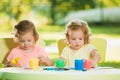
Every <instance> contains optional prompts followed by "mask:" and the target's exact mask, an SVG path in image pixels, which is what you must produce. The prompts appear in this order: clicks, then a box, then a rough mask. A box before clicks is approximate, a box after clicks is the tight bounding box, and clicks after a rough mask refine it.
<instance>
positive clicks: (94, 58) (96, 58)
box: [90, 49, 100, 67]
mask: <svg viewBox="0 0 120 80" xmlns="http://www.w3.org/2000/svg"><path fill="white" fill-rule="evenodd" d="M90 55H91V57H92V67H95V66H96V65H97V64H98V62H99V61H100V54H99V53H98V51H97V50H95V49H94V50H92V51H91V53H90Z"/></svg>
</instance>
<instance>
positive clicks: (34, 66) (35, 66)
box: [29, 58, 39, 70]
mask: <svg viewBox="0 0 120 80" xmlns="http://www.w3.org/2000/svg"><path fill="white" fill-rule="evenodd" d="M29 65H30V68H31V69H34V70H37V69H38V67H39V59H37V58H31V59H30V60H29Z"/></svg>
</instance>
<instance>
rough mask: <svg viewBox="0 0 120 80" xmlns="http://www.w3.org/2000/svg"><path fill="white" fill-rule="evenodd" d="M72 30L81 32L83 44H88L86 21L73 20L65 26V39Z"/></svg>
mask: <svg viewBox="0 0 120 80" xmlns="http://www.w3.org/2000/svg"><path fill="white" fill-rule="evenodd" d="M73 30H82V32H83V34H84V41H85V42H84V44H88V43H89V36H90V35H91V32H90V28H89V26H88V23H87V22H86V21H83V20H80V19H75V20H72V21H70V22H68V24H67V25H66V30H65V35H66V39H68V37H69V35H70V34H69V32H70V31H73Z"/></svg>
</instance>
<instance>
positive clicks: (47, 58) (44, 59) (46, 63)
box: [39, 56, 53, 66]
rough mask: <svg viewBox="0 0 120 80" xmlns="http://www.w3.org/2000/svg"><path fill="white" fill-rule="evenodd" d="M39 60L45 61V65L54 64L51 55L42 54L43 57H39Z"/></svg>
mask: <svg viewBox="0 0 120 80" xmlns="http://www.w3.org/2000/svg"><path fill="white" fill-rule="evenodd" d="M39 60H40V63H44V64H45V66H52V65H53V63H52V61H51V59H50V58H49V57H44V56H41V57H39Z"/></svg>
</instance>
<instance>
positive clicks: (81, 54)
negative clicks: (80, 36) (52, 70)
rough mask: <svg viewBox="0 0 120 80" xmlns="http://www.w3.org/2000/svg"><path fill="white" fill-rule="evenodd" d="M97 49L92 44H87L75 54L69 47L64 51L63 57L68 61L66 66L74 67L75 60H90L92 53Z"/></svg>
mask: <svg viewBox="0 0 120 80" xmlns="http://www.w3.org/2000/svg"><path fill="white" fill-rule="evenodd" d="M94 49H96V48H95V47H94V46H93V45H91V44H86V45H84V46H83V47H81V48H80V49H79V50H78V51H75V52H73V51H72V50H71V49H70V47H69V46H67V47H65V48H64V49H63V52H62V54H61V57H63V58H65V59H66V66H71V67H74V60H75V59H89V58H90V52H91V51H92V50H94Z"/></svg>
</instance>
